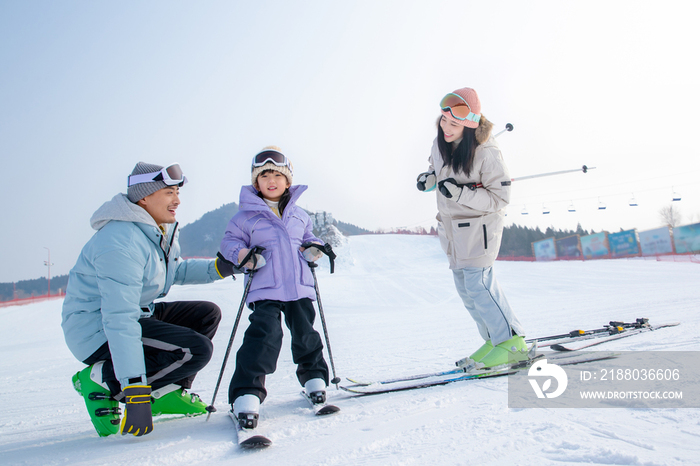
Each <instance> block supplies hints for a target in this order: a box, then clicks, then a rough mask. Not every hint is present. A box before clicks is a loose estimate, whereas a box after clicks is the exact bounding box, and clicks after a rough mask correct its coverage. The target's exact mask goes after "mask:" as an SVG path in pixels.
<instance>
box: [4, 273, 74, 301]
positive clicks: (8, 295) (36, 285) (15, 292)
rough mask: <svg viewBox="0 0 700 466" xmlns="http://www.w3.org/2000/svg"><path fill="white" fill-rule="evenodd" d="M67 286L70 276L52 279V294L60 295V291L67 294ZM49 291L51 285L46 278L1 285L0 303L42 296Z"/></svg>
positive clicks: (59, 276)
mask: <svg viewBox="0 0 700 466" xmlns="http://www.w3.org/2000/svg"><path fill="white" fill-rule="evenodd" d="M67 284H68V275H58V276H56V277H51V294H58V292H59V291H62V292H65V291H66V285H67ZM48 291H49V283H48V279H47V278H46V277H42V278H36V279H34V280H21V281H18V282H16V283H0V301H9V300H11V299H23V298H31V297H32V296H42V295H45V294H46V293H47V292H48Z"/></svg>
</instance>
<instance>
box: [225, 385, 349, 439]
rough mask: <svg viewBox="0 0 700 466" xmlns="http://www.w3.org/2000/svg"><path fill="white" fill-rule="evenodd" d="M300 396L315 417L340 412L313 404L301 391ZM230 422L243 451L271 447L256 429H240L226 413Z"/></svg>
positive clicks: (332, 407) (238, 424)
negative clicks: (234, 426)
mask: <svg viewBox="0 0 700 466" xmlns="http://www.w3.org/2000/svg"><path fill="white" fill-rule="evenodd" d="M301 396H302V397H303V398H304V399H305V400H306V401H308V402H309V404H310V405H311V408H312V409H313V410H314V414H315V415H316V416H328V415H330V414H335V413H337V412H339V411H340V408H338V407H337V406H335V405H332V404H329V403H328V402H323V403H314V402H313V400H312V399H311V398H309V396H308V395H307V394H306V392H305V391H303V390H302V392H301ZM228 414H229V416H230V417H231V420H232V421H233V422H234V424H236V435H237V436H238V445H239V446H240V447H241V448H244V449H249V450H250V449H257V448H267V447H269V446H270V445H272V440H270V439H269V438H268V437H266V436H264V435H263V434H262V433H261V432H260V431H259V430H257V429H244V428H242V427H241V425H240V422H239V421H238V419H237V418H236V415H235V414H234V413H233V411H229V412H228Z"/></svg>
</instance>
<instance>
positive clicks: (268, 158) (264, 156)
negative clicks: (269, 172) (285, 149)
mask: <svg viewBox="0 0 700 466" xmlns="http://www.w3.org/2000/svg"><path fill="white" fill-rule="evenodd" d="M266 163H273V164H275V165H276V166H278V167H287V168H289V172H290V173H292V172H293V169H292V164H291V163H290V162H289V159H288V158H287V156H286V155H284V154H283V153H281V152H277V151H276V150H264V151H262V152H260V153H259V154H257V155H256V156H255V157H253V165H252V167H251V169H255V168H257V167H262V166H263V165H265V164H266Z"/></svg>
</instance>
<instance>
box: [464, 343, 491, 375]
mask: <svg viewBox="0 0 700 466" xmlns="http://www.w3.org/2000/svg"><path fill="white" fill-rule="evenodd" d="M492 349H493V345H492V344H491V340H486V342H485V343H484V344H483V345H481V346H480V347H479V349H478V350H476V351H474V352H473V353H472V354H471V355H470V356H468V357H466V358H463V359H460V360H459V361H457V362H455V365H456V366H457V367H461V368H462V369H464V368H465V367H474V366H475V364H476V363H477V362H479V361H481V359H482V358H483V357H484V356H486V355H487V354H489V352H490V351H491V350H492ZM465 370H466V369H465Z"/></svg>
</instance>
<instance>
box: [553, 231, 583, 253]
mask: <svg viewBox="0 0 700 466" xmlns="http://www.w3.org/2000/svg"><path fill="white" fill-rule="evenodd" d="M582 255H583V254H582V253H581V245H580V242H579V236H578V235H573V236H567V237H566V238H562V239H558V240H557V257H558V258H560V259H563V258H565V257H581V256H582Z"/></svg>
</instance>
